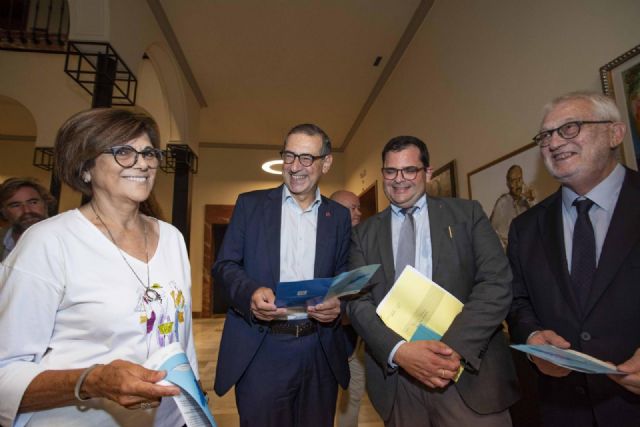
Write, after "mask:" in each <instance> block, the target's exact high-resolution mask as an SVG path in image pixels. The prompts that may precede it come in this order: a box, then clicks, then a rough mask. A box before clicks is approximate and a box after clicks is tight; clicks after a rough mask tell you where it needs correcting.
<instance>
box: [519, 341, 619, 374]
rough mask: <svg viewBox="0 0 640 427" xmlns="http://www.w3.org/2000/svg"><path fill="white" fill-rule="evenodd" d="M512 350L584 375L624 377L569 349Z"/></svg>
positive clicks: (533, 347) (607, 365)
mask: <svg viewBox="0 0 640 427" xmlns="http://www.w3.org/2000/svg"><path fill="white" fill-rule="evenodd" d="M511 347H512V348H515V349H516V350H520V351H522V352H524V353H528V354H530V355H532V356H536V357H539V358H541V359H544V360H547V361H549V362H551V363H553V364H555V365H558V366H562V367H563V368H567V369H571V370H573V371H578V372H584V373H585V374H613V375H625V373H624V372H620V371H618V369H617V368H616V367H615V365H613V364H611V363H609V362H604V361H602V360H600V359H596V358H595V357H592V356H589V355H588V354H584V353H580V352H579V351H575V350H571V349H567V350H564V349H561V348H558V347H554V346H552V345H525V344H512V345H511Z"/></svg>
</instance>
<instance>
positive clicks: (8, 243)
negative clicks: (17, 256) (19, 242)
mask: <svg viewBox="0 0 640 427" xmlns="http://www.w3.org/2000/svg"><path fill="white" fill-rule="evenodd" d="M2 244H3V245H4V247H5V248H7V250H8V251H12V250H13V248H15V246H16V241H15V240H14V239H13V227H11V228H9V229H8V230H7V232H6V233H5V235H4V239H2Z"/></svg>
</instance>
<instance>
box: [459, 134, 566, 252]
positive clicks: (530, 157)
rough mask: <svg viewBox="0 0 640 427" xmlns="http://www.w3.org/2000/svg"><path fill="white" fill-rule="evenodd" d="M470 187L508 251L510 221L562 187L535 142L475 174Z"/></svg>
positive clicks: (472, 197)
mask: <svg viewBox="0 0 640 427" xmlns="http://www.w3.org/2000/svg"><path fill="white" fill-rule="evenodd" d="M467 183H468V188H469V198H470V199H475V200H477V201H478V202H480V204H481V205H482V208H483V209H484V211H485V213H486V214H487V216H488V217H489V219H490V220H491V225H492V226H493V228H494V229H495V230H496V232H497V233H498V236H499V237H500V241H501V242H502V244H503V246H505V247H506V243H507V236H508V232H509V225H510V224H511V220H512V219H513V218H515V217H516V216H517V215H519V214H521V213H522V212H524V211H525V210H527V209H529V208H530V207H531V206H533V205H534V204H536V203H537V202H539V201H540V200H542V199H544V198H545V197H547V196H548V195H549V194H551V193H552V192H554V191H555V190H556V189H558V187H559V184H558V183H557V182H556V181H555V180H554V179H553V178H552V177H551V175H549V173H548V172H547V170H546V168H545V166H544V163H543V161H542V157H541V156H540V149H539V148H538V146H537V145H536V144H535V143H533V142H532V143H530V144H527V145H525V146H524V147H522V148H519V149H517V150H515V151H512V152H511V153H508V154H506V155H504V156H502V157H500V158H498V159H496V160H494V161H492V162H490V163H488V164H486V165H484V166H481V167H479V168H477V169H475V170H472V171H471V172H469V173H468V174H467Z"/></svg>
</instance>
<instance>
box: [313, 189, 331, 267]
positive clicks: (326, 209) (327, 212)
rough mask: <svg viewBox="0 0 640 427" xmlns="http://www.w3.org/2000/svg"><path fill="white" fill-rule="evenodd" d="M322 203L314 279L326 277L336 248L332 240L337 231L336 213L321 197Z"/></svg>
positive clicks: (319, 211)
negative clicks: (327, 266) (327, 267)
mask: <svg viewBox="0 0 640 427" xmlns="http://www.w3.org/2000/svg"><path fill="white" fill-rule="evenodd" d="M321 199H322V201H321V202H320V206H318V225H317V231H316V259H315V261H314V265H313V277H322V276H323V275H325V273H324V272H325V271H326V267H325V266H326V265H331V258H332V255H333V251H332V250H331V248H332V247H335V241H334V239H332V238H331V236H332V235H333V234H335V233H334V232H332V230H335V229H336V226H335V221H336V219H335V212H334V211H333V209H332V208H331V206H329V203H328V202H327V200H326V199H325V198H324V196H321Z"/></svg>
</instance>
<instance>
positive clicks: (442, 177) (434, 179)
mask: <svg viewBox="0 0 640 427" xmlns="http://www.w3.org/2000/svg"><path fill="white" fill-rule="evenodd" d="M427 194H428V195H429V196H431V197H457V196H458V191H457V186H456V161H455V160H452V161H450V162H449V163H447V164H446V165H444V166H442V167H440V168H438V169H436V170H435V171H434V172H433V175H431V181H429V183H428V184H427Z"/></svg>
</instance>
